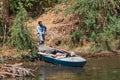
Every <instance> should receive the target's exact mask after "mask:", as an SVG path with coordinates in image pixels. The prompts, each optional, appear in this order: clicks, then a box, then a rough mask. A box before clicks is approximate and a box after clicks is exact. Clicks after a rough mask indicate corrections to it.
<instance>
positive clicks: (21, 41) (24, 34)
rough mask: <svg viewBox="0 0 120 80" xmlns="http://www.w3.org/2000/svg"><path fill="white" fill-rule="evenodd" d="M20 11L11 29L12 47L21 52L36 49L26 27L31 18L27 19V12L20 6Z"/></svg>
mask: <svg viewBox="0 0 120 80" xmlns="http://www.w3.org/2000/svg"><path fill="white" fill-rule="evenodd" d="M19 10H20V11H19V13H18V14H17V16H16V18H15V20H14V23H13V26H12V29H11V31H12V33H11V40H10V41H11V45H12V46H13V47H16V48H17V49H21V50H24V49H32V48H34V45H33V40H32V38H31V37H30V36H31V35H30V33H29V31H28V30H27V28H26V25H25V22H27V21H28V20H29V17H27V12H26V10H25V9H24V8H23V6H22V5H20V8H19Z"/></svg>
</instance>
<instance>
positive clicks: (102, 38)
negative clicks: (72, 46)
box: [66, 0, 120, 49]
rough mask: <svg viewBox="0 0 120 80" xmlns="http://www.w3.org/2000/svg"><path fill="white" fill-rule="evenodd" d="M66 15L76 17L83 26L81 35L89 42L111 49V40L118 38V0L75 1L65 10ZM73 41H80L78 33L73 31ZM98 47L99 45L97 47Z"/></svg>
mask: <svg viewBox="0 0 120 80" xmlns="http://www.w3.org/2000/svg"><path fill="white" fill-rule="evenodd" d="M66 13H67V14H69V13H75V14H77V15H78V17H79V18H80V20H81V19H82V23H83V24H84V25H82V26H81V29H82V31H83V32H82V33H84V36H86V37H87V38H88V40H89V41H91V42H95V43H96V44H100V43H102V42H103V45H104V47H105V46H106V47H107V48H106V49H111V48H110V47H111V45H110V44H112V43H111V41H110V40H112V38H114V39H119V38H118V37H120V35H119V34H120V26H119V24H120V1H119V0H76V4H75V5H73V6H71V7H69V8H67V9H66ZM73 36H74V37H73V39H74V40H76V42H78V41H79V39H80V36H81V34H80V32H77V31H75V32H74V34H73ZM97 46H99V45H97Z"/></svg>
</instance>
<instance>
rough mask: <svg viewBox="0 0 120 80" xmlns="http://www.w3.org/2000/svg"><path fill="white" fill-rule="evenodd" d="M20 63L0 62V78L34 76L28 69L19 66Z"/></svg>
mask: <svg viewBox="0 0 120 80" xmlns="http://www.w3.org/2000/svg"><path fill="white" fill-rule="evenodd" d="M21 65H22V63H19V64H18V63H17V64H13V65H12V64H0V68H1V69H0V70H1V71H0V78H5V77H26V76H33V77H34V76H35V75H34V74H33V73H31V72H30V69H25V68H22V67H21Z"/></svg>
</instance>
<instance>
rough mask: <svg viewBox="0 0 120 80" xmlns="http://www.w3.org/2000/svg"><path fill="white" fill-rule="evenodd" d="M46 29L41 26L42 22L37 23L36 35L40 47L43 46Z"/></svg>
mask: <svg viewBox="0 0 120 80" xmlns="http://www.w3.org/2000/svg"><path fill="white" fill-rule="evenodd" d="M46 29H47V28H46V26H45V25H43V24H42V21H38V26H37V34H38V40H39V44H40V45H41V44H44V42H45V35H46Z"/></svg>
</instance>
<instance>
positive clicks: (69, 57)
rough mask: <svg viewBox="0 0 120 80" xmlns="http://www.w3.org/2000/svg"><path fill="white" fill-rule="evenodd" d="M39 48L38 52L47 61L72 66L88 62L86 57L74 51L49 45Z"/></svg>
mask: <svg viewBox="0 0 120 80" xmlns="http://www.w3.org/2000/svg"><path fill="white" fill-rule="evenodd" d="M38 50H39V52H38V54H39V55H40V57H41V58H42V59H43V60H44V61H46V62H50V63H53V64H57V65H62V66H71V67H83V66H84V65H85V64H86V59H84V58H82V57H81V56H78V55H76V54H75V53H74V52H69V51H66V50H61V49H56V48H52V47H49V46H40V47H39V49H38Z"/></svg>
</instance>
